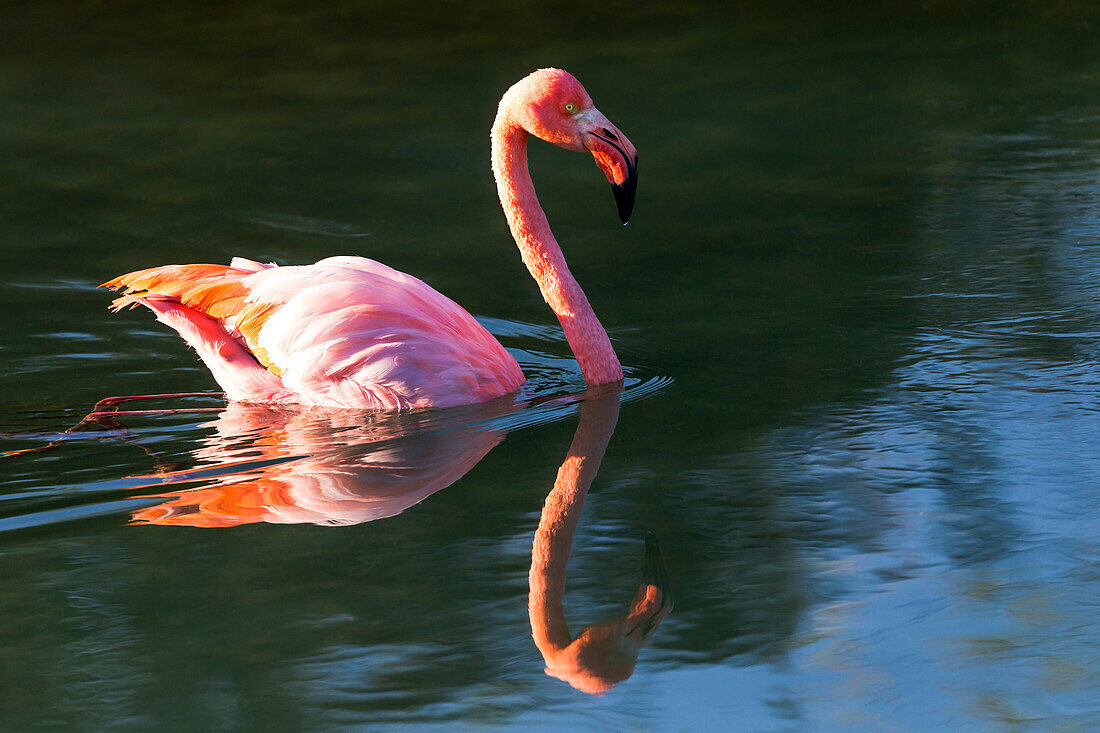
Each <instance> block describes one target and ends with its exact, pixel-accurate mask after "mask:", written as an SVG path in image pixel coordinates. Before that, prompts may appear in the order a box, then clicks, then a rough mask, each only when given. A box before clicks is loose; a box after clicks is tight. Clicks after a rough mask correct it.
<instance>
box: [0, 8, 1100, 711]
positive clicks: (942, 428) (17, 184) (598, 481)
mask: <svg viewBox="0 0 1100 733" xmlns="http://www.w3.org/2000/svg"><path fill="white" fill-rule="evenodd" d="M1098 22H1100V18H1097V17H1096V14H1095V11H1093V10H1091V9H1090V7H1089V6H1088V4H1080V5H1078V4H1075V3H1072V2H1069V3H1034V4H1030V5H1028V6H1027V7H1022V6H1012V7H1008V8H1002V7H1001V6H1000V4H993V3H991V4H988V5H982V4H978V5H973V6H970V8H969V9H959V8H948V7H940V4H936V3H932V4H913V7H909V5H907V4H902V3H887V4H875V5H874V7H867V8H861V7H855V8H853V9H850V10H847V11H837V10H835V9H830V10H821V9H816V8H815V6H814V4H807V7H806V8H803V7H801V6H799V5H798V4H791V5H789V6H785V7H784V8H782V9H778V10H772V11H768V10H758V9H755V8H752V7H748V6H747V5H746V6H740V5H737V4H734V5H732V6H724V7H723V8H722V9H715V8H707V7H704V6H697V5H691V4H688V5H684V4H676V5H675V6H673V5H669V6H662V5H652V6H646V7H636V6H635V5H631V6H630V7H626V6H622V7H618V6H606V5H604V6H590V5H589V6H585V7H584V8H583V9H580V10H578V11H577V12H576V13H571V12H568V11H564V10H563V9H562V8H561V7H559V6H554V7H553V8H550V6H547V7H546V8H543V7H541V6H533V5H532V6H525V7H523V8H522V9H516V8H511V9H510V10H509V12H507V13H503V12H501V11H500V9H499V8H497V7H496V6H493V5H490V4H480V3H475V4H468V3H463V4H450V5H447V6H446V7H436V6H431V7H428V6H425V7H424V8H423V9H419V10H418V9H411V10H408V9H405V10H395V9H394V8H392V7H390V6H387V7H386V9H385V12H383V11H382V10H380V9H378V8H374V7H372V6H370V5H364V4H358V3H335V4H331V5H326V6H325V7H324V8H322V9H316V10H310V11H304V10H301V11H300V10H296V9H292V8H289V7H288V8H283V7H272V6H269V5H267V4H263V5H250V4H244V5H239V4H238V5H236V6H235V7H234V8H232V9H229V8H226V9H211V8H207V7H205V6H198V5H196V6H193V7H192V6H182V7H180V8H177V9H174V10H164V9H162V8H159V7H154V6H144V5H142V6H135V7H130V8H126V9H121V8H114V7H107V6H101V5H98V4H90V3H76V2H71V3H70V2H58V3H46V4H38V3H36V4H26V5H18V4H17V5H15V6H11V7H8V8H6V9H5V19H4V21H3V22H2V23H0V40H2V41H3V43H2V44H0V48H2V49H3V51H0V103H2V104H3V110H4V113H3V114H2V115H0V177H2V178H3V180H4V181H5V186H4V191H5V194H4V197H3V202H2V204H0V222H2V226H0V273H3V276H2V278H0V280H2V281H3V282H2V283H0V309H2V310H0V312H2V313H3V314H4V316H5V317H4V318H3V319H0V360H2V363H3V365H4V369H5V379H4V380H3V382H2V383H0V385H2V386H0V450H5V451H27V450H28V449H36V448H42V447H45V446H49V445H50V444H51V442H52V443H53V445H52V447H49V448H48V449H45V450H41V451H34V452H27V453H23V454H20V455H12V456H7V457H4V458H0V481H2V487H0V577H2V578H3V580H4V582H3V583H0V630H2V631H0V675H2V679H0V719H2V720H3V721H4V727H5V728H8V729H13V730H30V729H41V728H46V729H86V730H115V729H120V730H128V729H134V730H148V729H150V728H153V727H159V728H166V729H195V730H211V729H214V730H251V729H258V728H269V729H273V730H281V729H298V730H301V729H326V730H328V729H343V728H348V729H353V728H358V729H386V730H392V729H395V728H400V727H402V726H408V727H413V728H416V729H422V728H427V729H431V728H439V729H444V728H447V729H449V728H450V727H452V726H453V725H454V724H455V723H456V722H460V723H464V724H466V725H468V726H479V725H484V726H488V727H494V728H495V727H509V726H511V727H515V728H520V729H529V728H536V729H537V728H542V729H560V728H562V727H564V726H581V727H583V728H594V729H618V730H621V729H631V730H634V729H652V730H680V729H691V730H695V729H731V727H736V726H740V727H742V728H743V729H746V730H776V731H779V730H837V731H839V730H849V729H853V728H855V729H862V730H929V731H932V730H945V729H966V730H1001V729H1003V728H1004V727H1007V726H1009V725H1012V726H1016V727H1019V728H1021V729H1024V730H1055V729H1056V730H1090V729H1095V728H1097V727H1100V702H1098V697H1097V694H1096V690H1098V689H1100V656H1098V655H1097V653H1096V649H1097V648H1100V622H1098V621H1097V619H1098V618H1100V573H1098V572H1097V570H1096V568H1097V567H1100V542H1098V540H1097V537H1100V515H1098V514H1097V511H1096V507H1097V505H1098V503H1100V501H1098V499H1100V459H1098V458H1097V456H1100V438H1098V437H1097V436H1100V411H1098V410H1097V404H1100V368H1098V367H1097V363H1098V357H1100V327H1098V324H1100V307H1098V306H1097V303H1098V302H1100V297H1098V296H1100V266H1098V265H1097V263H1098V262H1100V260H1098V257H1100V221H1098V218H1097V210H1098V208H1097V207H1098V198H1100V177H1098V170H1100V144H1098V142H1097V141H1098V139H1100V138H1098V135H1097V130H1100V106H1098V104H1097V101H1096V100H1097V95H1096V89H1097V80H1098V79H1100V57H1098V54H1097V49H1098V48H1100V44H1097V43H1096V40H1097V39H1096V30H1095V29H1096V28H1097V27H1098V26H1097V23H1098ZM546 65H556V66H561V67H563V68H567V69H569V70H570V71H572V72H573V73H575V74H576V75H577V76H578V77H579V78H580V79H581V80H582V81H583V82H584V83H585V84H586V86H587V88H588V90H589V91H590V92H591V93H592V95H593V97H594V99H595V100H596V103H597V104H598V105H599V107H600V109H601V110H602V111H603V112H605V113H606V114H607V115H608V116H609V117H610V118H611V119H612V120H614V121H615V122H616V124H618V125H619V126H620V127H621V128H622V129H623V130H624V131H625V132H626V133H627V134H628V135H629V136H630V138H631V140H632V141H633V142H634V143H635V144H636V145H637V147H638V149H639V151H640V155H641V186H640V190H639V196H638V204H637V207H636V210H635V216H634V219H633V220H632V221H631V223H630V225H629V226H628V227H625V228H624V227H621V226H619V225H618V224H617V222H616V217H615V211H614V203H613V201H612V198H611V196H610V193H609V192H608V191H607V185H606V183H605V182H604V180H603V178H602V177H601V176H600V174H599V173H598V171H596V170H595V169H594V167H593V166H592V164H591V161H590V160H585V159H584V157H583V156H579V155H574V154H570V153H566V152H563V151H559V150H555V149H553V148H550V147H549V146H545V145H543V146H532V150H531V164H532V169H533V174H534V177H535V182H536V185H537V186H538V188H539V192H540V199H541V201H542V203H543V205H544V207H545V209H546V211H547V213H548V216H549V218H550V221H551V224H552V226H553V227H554V229H555V232H556V233H557V235H558V237H559V239H560V240H561V243H562V245H563V247H564V249H565V251H566V253H567V256H568V257H569V260H570V264H571V266H572V268H573V270H574V272H575V273H576V274H577V276H578V279H579V280H580V281H581V283H582V284H583V285H584V286H585V288H586V290H587V292H588V294H589V297H590V300H591V301H592V303H593V306H594V307H595V309H596V311H597V313H598V314H599V315H600V318H601V320H602V321H603V323H604V324H605V325H607V326H608V327H609V330H610V333H611V336H612V339H613V342H614V344H615V347H616V349H617V350H618V352H619V354H620V356H621V357H622V360H623V362H624V364H625V365H626V367H627V371H628V374H629V377H630V378H629V379H628V381H627V384H626V385H625V389H624V390H623V392H622V393H621V394H613V395H610V396H608V395H606V394H601V395H591V394H585V392H584V384H583V380H581V378H580V374H579V371H578V369H577V368H576V365H575V362H573V361H572V360H571V358H570V356H569V352H568V347H567V345H566V344H565V342H564V339H563V338H562V337H561V336H560V332H559V331H558V329H557V326H556V324H555V322H554V319H553V316H552V314H551V313H550V312H549V310H548V309H547V308H546V306H545V305H544V304H543V303H542V301H541V299H540V297H539V294H538V291H537V289H536V288H535V286H534V284H533V283H532V282H531V281H530V278H529V277H528V276H527V274H526V271H525V270H524V268H523V266H522V263H521V262H520V260H519V257H518V256H517V255H516V252H515V250H514V247H513V245H512V244H511V242H510V240H509V237H508V232H507V228H506V226H505V223H504V219H503V216H502V215H501V213H500V210H499V205H498V204H497V202H496V198H495V190H494V188H493V184H492V180H491V176H490V174H489V166H488V127H489V124H490V123H491V120H492V116H493V113H494V110H495V104H496V101H497V99H498V98H499V95H500V93H501V92H502V91H503V90H504V89H505V88H506V87H507V86H508V85H510V84H511V83H512V82H514V81H515V80H516V79H518V78H520V77H521V76H522V75H524V74H525V73H527V72H528V71H530V70H531V69H533V68H536V67H538V66H546ZM346 253H354V254H362V255H365V256H370V257H374V258H376V259H379V260H382V261H384V262H386V263H388V264H390V265H392V266H395V267H397V268H399V269H402V270H405V271H408V272H411V273H413V274H415V275H416V276H418V277H420V278H422V279H424V280H426V281H427V282H428V283H429V284H431V285H432V286H433V287H436V288H437V289H439V290H440V291H442V292H444V293H446V294H448V295H449V296H451V297H452V298H454V299H455V300H456V301H458V302H459V303H461V304H462V305H463V306H465V307H466V308H467V309H468V310H469V311H470V312H472V313H474V314H476V315H477V316H478V317H479V318H480V319H482V322H483V323H485V324H486V326H487V327H488V328H489V329H490V330H491V331H492V332H493V333H494V334H496V335H497V336H498V337H499V338H500V339H501V340H502V342H503V343H504V344H505V345H506V346H507V347H508V348H509V349H511V350H512V351H513V353H515V354H516V355H517V357H518V358H519V359H520V361H521V363H522V365H523V367H524V369H525V371H526V372H527V373H528V375H529V377H530V378H531V382H530V384H529V385H528V387H527V388H525V390H524V391H523V392H522V393H521V394H519V395H516V396H514V397H513V398H508V399H507V400H505V401H503V402H499V403H495V404H491V405H487V406H484V407H482V408H470V409H465V408H464V409H461V410H457V411H440V412H439V413H427V414H425V413H412V414H409V415H402V416H394V415H390V416H367V415H362V414H360V415H357V416H343V417H341V416H332V415H323V414H315V415H300V414H294V413H293V412H290V413H287V412H280V411H262V410H261V411H256V410H242V409H240V408H235V407H230V408H225V406H224V405H223V404H222V403H221V402H220V401H218V400H217V399H216V398H210V397H188V398H182V397H181V398H177V399H175V400H168V401H159V402H156V403H151V404H149V405H147V406H141V407H139V406H137V405H129V406H124V407H123V408H122V409H150V410H183V409H186V410H188V411H185V412H178V411H177V412H151V413H147V414H141V415H127V416H118V417H116V418H110V419H109V418H104V421H105V422H104V421H100V422H97V423H94V424H85V425H84V426H82V427H81V428H80V429H78V430H70V428H72V427H73V426H74V425H77V424H78V423H79V422H80V421H81V419H82V418H83V417H84V416H85V415H86V414H87V413H88V412H89V411H90V410H91V409H92V407H93V406H94V405H95V404H96V403H97V402H98V401H99V400H101V399H103V398H105V397H110V396H117V395H135V394H156V393H179V392H207V391H210V390H212V389H215V385H214V383H213V382H212V380H211V379H210V377H209V376H208V375H207V373H206V371H205V370H204V369H203V368H202V367H201V365H200V364H198V363H197V360H196V359H195V357H194V355H193V353H192V352H190V351H189V350H188V349H187V348H186V347H185V346H184V345H183V344H182V343H180V342H179V341H178V340H177V339H176V337H175V336H174V335H173V334H172V333H170V332H168V331H167V330H166V329H165V328H163V327H161V326H160V325H158V324H157V323H155V322H154V321H153V319H152V318H151V317H150V316H149V315H148V314H145V313H139V312H136V311H131V312H126V313H122V314H118V315H112V314H110V313H108V312H107V310H106V305H107V303H108V302H109V300H110V296H109V295H108V294H106V293H104V292H102V291H97V290H96V289H95V285H96V284H97V283H100V282H103V281H105V280H107V279H109V278H111V277H113V276H114V275H117V274H118V273H120V272H125V271H129V270H132V269H137V268H140V267H145V266H149V265H153V264H160V263H167V262H190V261H212V262H225V261H228V259H229V258H230V257H231V256H233V255H235V254H239V255H244V256H248V257H251V258H254V259H259V260H264V261H275V262H279V263H287V264H289V263H301V262H310V261H314V260H316V259H318V258H320V257H323V256H328V255H332V254H346ZM597 398H598V399H597ZM607 400H611V401H612V402H613V403H614V404H615V405H616V406H617V409H618V415H617V421H612V423H613V424H612V425H611V427H610V428H608V431H609V432H610V436H609V438H608V441H609V442H608V444H607V446H606V450H605V451H598V452H602V453H603V456H602V463H601V465H600V467H599V471H598V474H596V475H595V476H594V477H592V483H591V488H590V489H589V490H588V491H587V494H586V495H583V492H582V495H581V496H579V497H575V498H576V499H577V501H575V502H573V503H571V504H569V506H570V507H571V508H572V510H576V516H577V517H578V520H577V525H576V531H575V535H573V536H572V537H571V543H568V547H569V548H571V558H570V560H569V564H568V581H567V584H566V586H565V593H564V599H563V613H564V617H565V619H566V620H567V621H568V624H569V629H570V631H571V632H574V633H576V632H578V631H579V630H580V629H581V628H582V627H584V626H586V625H588V624H592V623H594V622H597V621H600V620H604V619H609V618H614V617H616V616H618V615H621V614H624V613H625V612H626V610H627V607H628V605H629V603H630V601H631V598H632V597H634V594H635V591H636V590H637V589H638V587H639V581H640V580H642V578H643V569H644V568H643V561H644V559H645V557H646V547H645V537H646V535H647V533H648V532H652V533H653V534H654V535H655V536H656V537H657V538H659V540H660V545H661V547H662V548H663V554H664V561H665V565H666V566H667V572H668V583H669V591H670V595H671V597H674V599H675V608H674V609H673V610H672V612H671V614H669V615H668V616H667V617H664V618H663V620H662V621H661V622H660V624H659V628H656V629H655V630H654V632H653V634H652V635H651V637H650V638H648V640H647V642H648V643H647V644H646V645H645V646H644V647H641V648H640V649H636V650H635V651H636V652H637V663H636V666H634V667H633V674H632V676H630V677H629V678H627V679H625V680H623V681H621V682H618V683H617V684H616V685H615V686H613V687H612V688H611V689H610V690H607V691H605V694H603V695H589V694H586V693H584V692H582V691H579V690H578V689H575V687H574V686H573V685H571V684H569V683H568V682H567V681H564V680H562V679H558V678H556V677H554V676H551V675H548V674H546V673H545V672H544V669H545V667H546V660H545V659H544V658H543V656H542V655H541V654H540V651H539V648H538V647H536V644H535V643H534V641H533V640H532V628H531V621H530V618H529V615H528V593H529V584H528V582H529V573H530V570H531V565H532V544H533V541H534V539H535V535H536V530H537V528H538V527H539V523H540V519H541V518H542V517H543V503H544V501H545V499H546V497H547V495H548V494H549V493H550V492H551V489H552V488H553V487H554V486H555V480H556V478H555V477H556V476H558V471H559V468H560V467H561V466H562V464H563V462H566V461H567V453H568V451H569V446H570V444H571V441H574V445H575V446H576V445H580V443H577V442H575V438H576V436H581V435H585V434H589V433H586V431H591V430H592V428H591V421H589V422H588V423H587V424H588V425H589V427H587V428H586V427H585V426H586V421H585V419H584V413H585V406H586V405H592V404H594V405H597V407H598V406H599V405H607V404H609V403H608V402H607ZM604 409H606V408H604ZM588 412H590V413H592V412H599V409H596V408H593V409H591V410H588ZM112 419H113V420H114V422H112V421H111V420H112ZM596 422H597V423H599V421H598V420H597V421H596ZM67 431H68V432H67ZM597 432H598V431H597ZM582 442H583V441H582ZM379 482H381V483H379ZM380 486H381V487H383V488H379V487H380ZM273 497H274V498H273ZM570 516H572V515H570ZM166 524H167V525H176V526H165V525H166ZM196 524H198V525H203V524H205V525H207V526H205V527H204V528H199V527H195V526H190V525H196ZM334 525H339V526H334ZM555 567H556V566H555Z"/></svg>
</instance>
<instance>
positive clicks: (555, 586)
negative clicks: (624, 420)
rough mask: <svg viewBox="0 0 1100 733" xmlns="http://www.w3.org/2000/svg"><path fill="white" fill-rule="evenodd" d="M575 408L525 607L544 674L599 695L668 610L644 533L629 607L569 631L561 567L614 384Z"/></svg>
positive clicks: (654, 551)
mask: <svg viewBox="0 0 1100 733" xmlns="http://www.w3.org/2000/svg"><path fill="white" fill-rule="evenodd" d="M600 391H601V392H604V393H606V392H608V391H610V390H607V389H606V388H605V389H603V390H600ZM594 392H597V390H590V391H589V393H590V394H592V393H594ZM578 411H579V414H580V421H579V423H578V424H577V431H576V433H575V434H574V436H573V442H572V444H571V445H570V446H569V452H568V454H567V455H566V458H565V462H564V463H562V465H561V468H560V469H558V477H557V480H556V481H555V482H554V488H553V489H552V490H551V491H550V494H549V495H548V496H547V497H546V503H545V505H544V506H543V510H542V517H541V519H540V521H539V526H538V530H537V531H536V532H535V538H534V543H533V545H532V548H531V571H530V575H529V581H530V594H529V596H528V613H529V614H530V619H531V636H532V638H533V639H534V641H535V645H536V646H537V647H538V650H539V652H540V653H541V654H542V657H543V660H544V661H545V663H546V673H547V674H548V675H550V676H552V677H557V678H558V679H561V680H564V681H566V682H568V683H569V684H570V685H572V686H573V687H575V688H576V689H578V690H581V691H582V692H586V693H589V694H601V693H605V692H607V691H608V690H610V689H611V688H612V687H614V686H615V685H616V684H618V683H619V682H621V681H623V680H625V679H626V678H628V677H629V676H630V675H631V674H632V673H633V672H634V664H635V662H636V660H637V658H638V652H639V651H640V650H641V649H642V647H643V646H645V645H646V644H647V643H648V642H649V641H650V639H651V638H652V636H653V634H654V632H655V631H656V630H657V627H658V626H659V625H660V623H661V621H662V620H663V619H664V618H665V617H666V616H667V615H668V613H669V612H670V611H671V610H672V595H671V592H670V589H669V583H668V575H667V572H666V570H665V565H664V559H663V557H662V556H661V550H660V545H659V543H658V542H657V538H656V537H654V536H653V535H652V534H650V535H648V536H647V537H646V562H645V571H644V573H643V578H642V582H641V585H640V586H639V588H638V591H637V593H636V594H635V595H634V599H633V601H631V603H630V607H629V609H628V611H627V613H625V614H624V615H621V616H615V617H613V618H609V619H606V620H604V621H599V622H597V623H594V624H591V625H589V626H586V627H584V628H583V629H582V630H581V631H580V633H579V634H577V636H576V637H574V636H573V635H572V634H570V632H569V627H568V625H567V624H566V621H565V611H564V608H563V605H562V600H563V597H564V595H565V576H566V566H567V565H568V563H569V554H570V550H571V548H572V545H573V534H574V532H575V530H576V528H577V522H578V521H579V519H580V515H581V510H582V508H583V506H584V499H585V496H586V495H587V493H588V489H589V487H590V486H591V485H592V481H593V479H595V477H596V473H597V472H598V471H599V468H600V462H601V461H602V460H603V456H604V453H605V452H606V451H607V444H608V442H609V441H610V440H611V434H612V433H613V432H614V431H615V424H616V422H617V421H618V417H619V394H618V390H617V389H615V390H614V391H612V393H611V394H610V395H606V396H602V397H598V398H595V399H589V400H586V401H584V402H582V403H581V404H580V406H579V410H578Z"/></svg>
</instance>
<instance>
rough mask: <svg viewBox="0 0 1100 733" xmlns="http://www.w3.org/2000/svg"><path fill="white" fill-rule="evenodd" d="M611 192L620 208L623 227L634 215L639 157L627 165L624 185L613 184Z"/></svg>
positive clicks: (620, 219)
mask: <svg viewBox="0 0 1100 733" xmlns="http://www.w3.org/2000/svg"><path fill="white" fill-rule="evenodd" d="M611 192H612V193H614V194H615V204H616V205H617V206H618V207H619V221H621V222H622V223H623V226H625V225H626V224H627V222H629V221H630V215H631V214H633V213H634V197H635V195H636V194H637V193H638V156H637V155H635V156H634V161H633V162H632V163H628V164H627V174H626V180H625V181H623V182H622V183H617V184H616V183H613V184H611Z"/></svg>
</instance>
